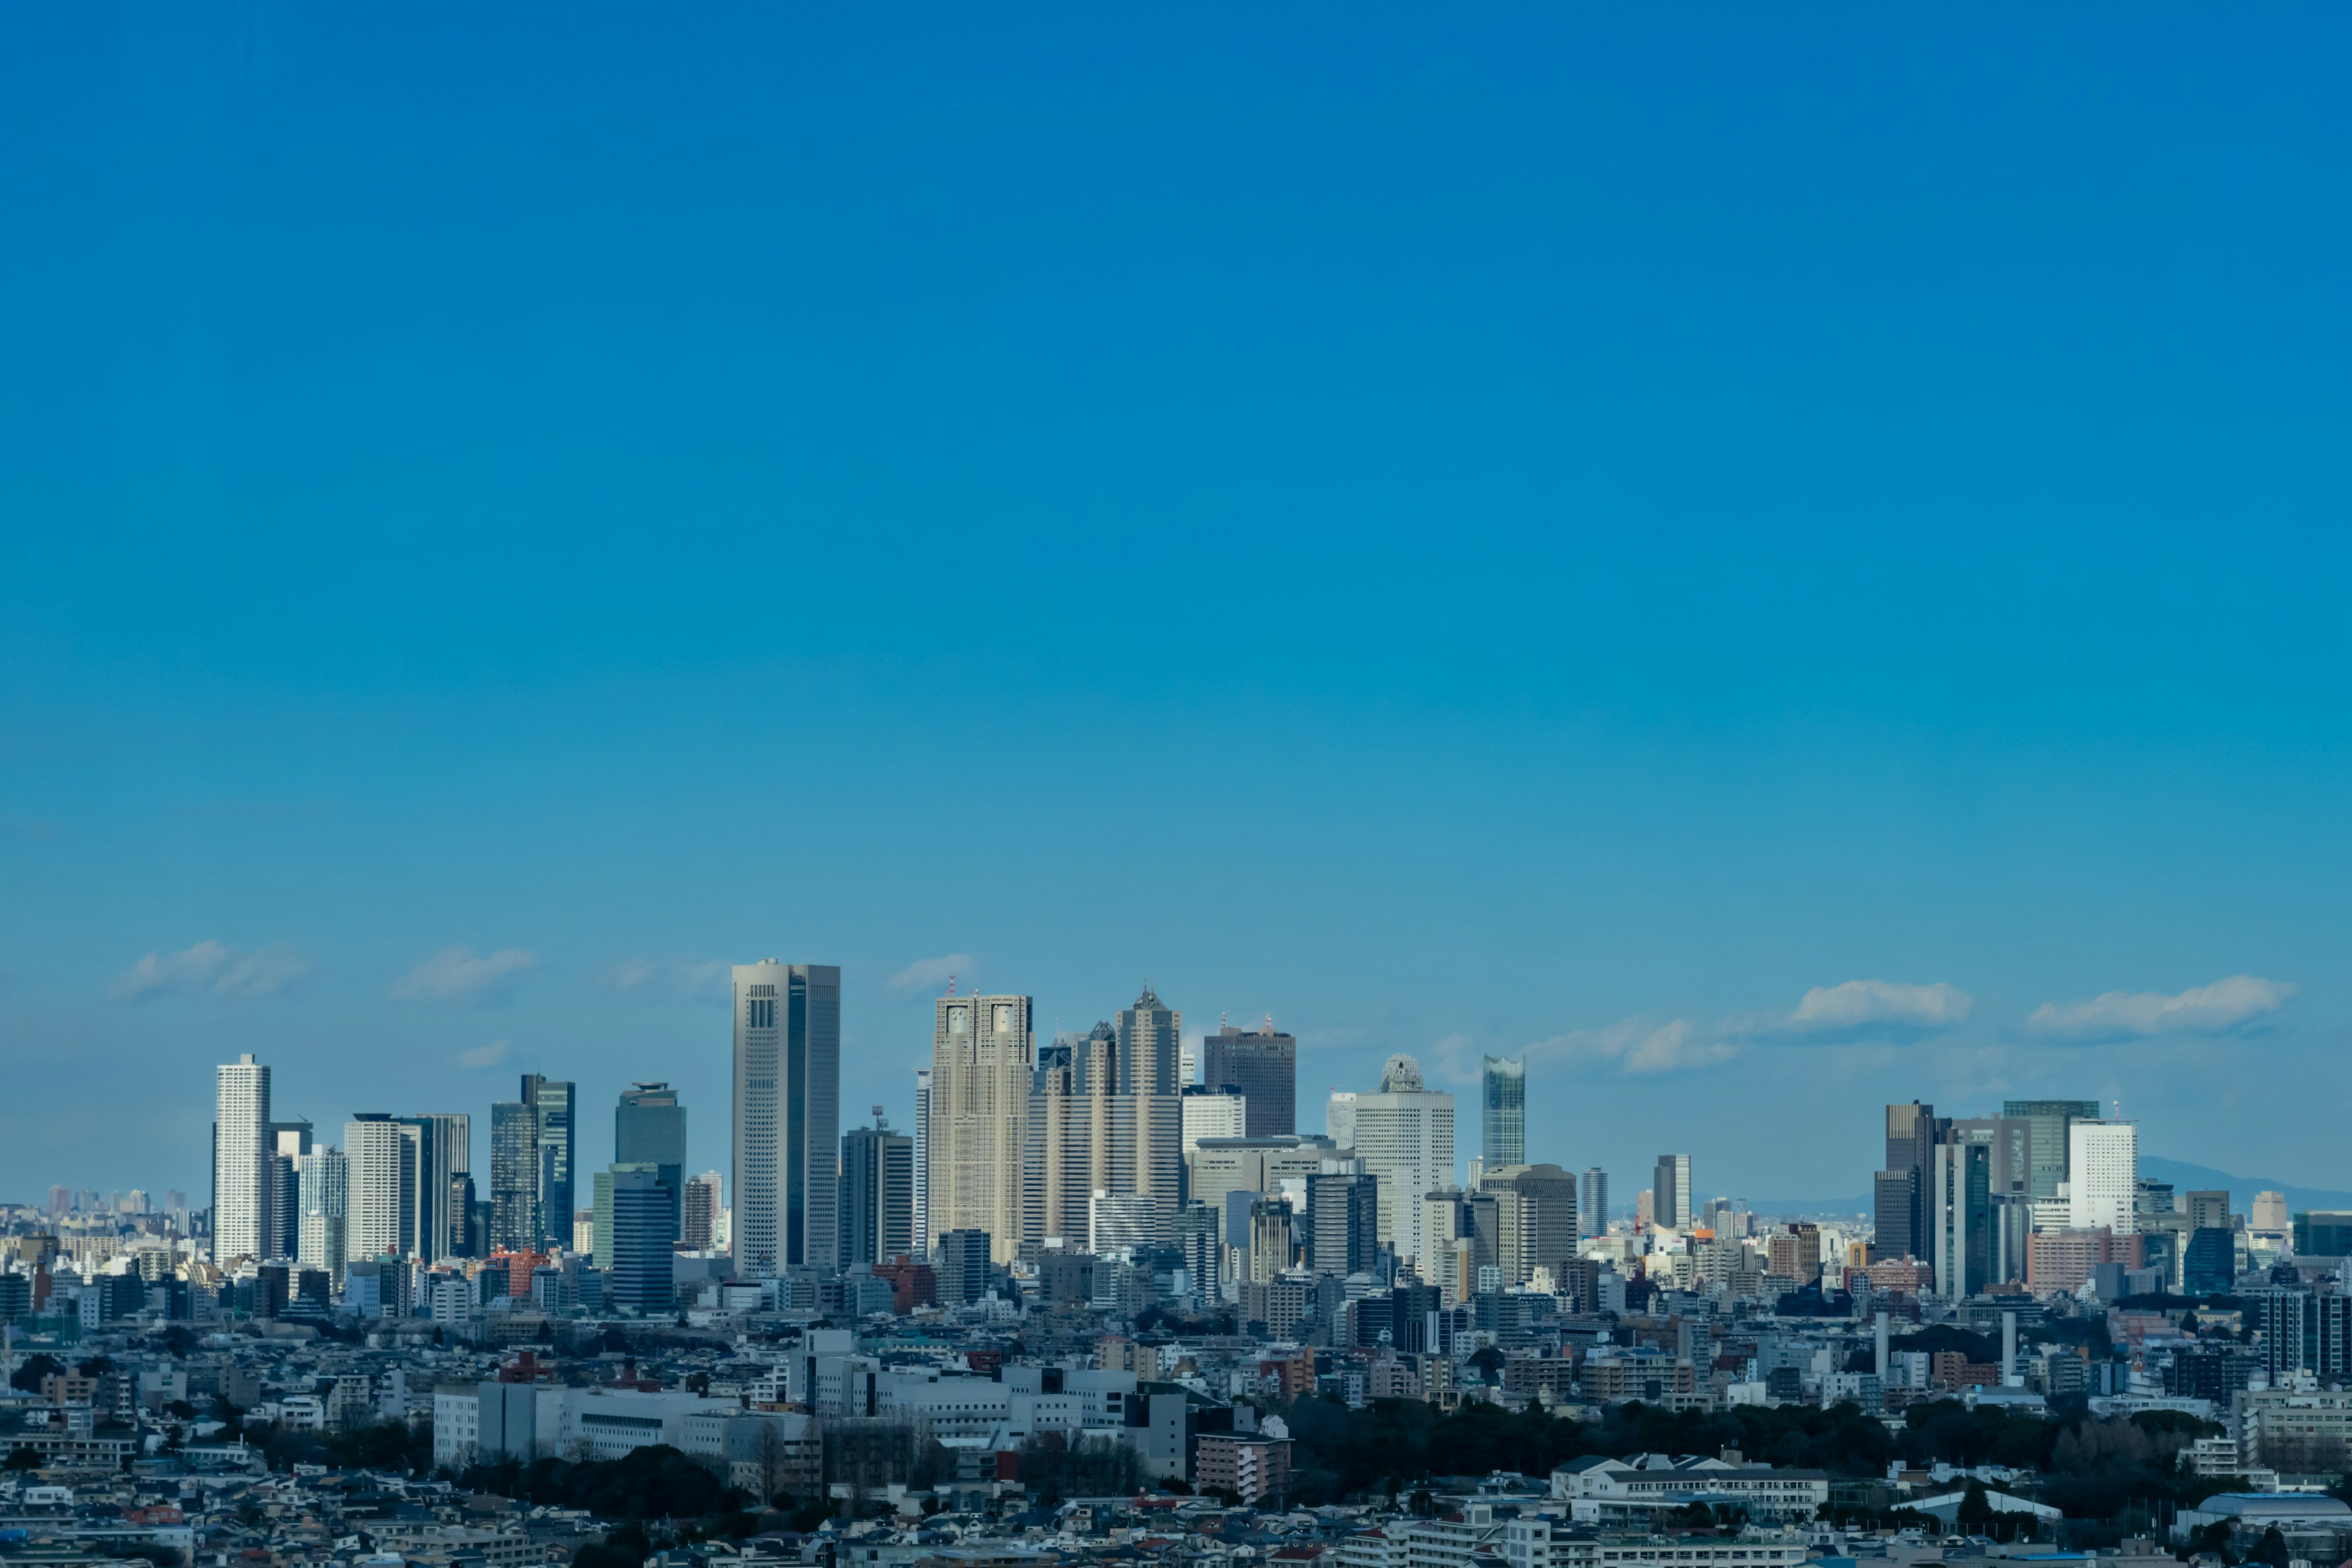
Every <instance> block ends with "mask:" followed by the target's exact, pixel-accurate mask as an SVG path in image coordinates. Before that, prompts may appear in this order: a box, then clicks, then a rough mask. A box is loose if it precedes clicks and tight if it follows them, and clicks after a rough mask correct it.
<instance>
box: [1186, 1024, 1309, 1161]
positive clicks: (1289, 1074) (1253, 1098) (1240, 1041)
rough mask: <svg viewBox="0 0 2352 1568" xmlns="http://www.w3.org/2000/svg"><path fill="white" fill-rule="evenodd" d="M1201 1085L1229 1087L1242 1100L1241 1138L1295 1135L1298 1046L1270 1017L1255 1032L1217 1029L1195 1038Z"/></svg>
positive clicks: (1296, 1128) (1220, 1087)
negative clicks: (1198, 1050) (1242, 1120)
mask: <svg viewBox="0 0 2352 1568" xmlns="http://www.w3.org/2000/svg"><path fill="white" fill-rule="evenodd" d="M1201 1056H1202V1079H1201V1081H1202V1085H1203V1086H1204V1087H1206V1088H1208V1089H1224V1088H1225V1087H1226V1086H1228V1085H1230V1086H1232V1089H1233V1090H1234V1093H1236V1094H1238V1095H1240V1096H1241V1097H1242V1101H1243V1105H1244V1110H1245V1112H1246V1114H1247V1117H1248V1120H1247V1121H1246V1122H1245V1123H1244V1126H1243V1129H1242V1136H1244V1137H1246V1138H1270V1137H1273V1136H1275V1135H1276V1134H1277V1133H1282V1132H1296V1131H1298V1042H1297V1040H1296V1039H1294V1038H1292V1037H1290V1036H1288V1035H1286V1034H1283V1033H1281V1032H1280V1031H1278V1030H1276V1028H1275V1026H1274V1020H1273V1019H1272V1018H1270V1017H1269V1018H1268V1019H1266V1021H1265V1023H1264V1024H1263V1025H1261V1026H1258V1027H1257V1028H1255V1029H1236V1028H1232V1027H1230V1026H1224V1027H1220V1028H1219V1029H1218V1030H1217V1032H1216V1033H1215V1034H1213V1035H1207V1036H1203V1037H1202V1040H1201Z"/></svg>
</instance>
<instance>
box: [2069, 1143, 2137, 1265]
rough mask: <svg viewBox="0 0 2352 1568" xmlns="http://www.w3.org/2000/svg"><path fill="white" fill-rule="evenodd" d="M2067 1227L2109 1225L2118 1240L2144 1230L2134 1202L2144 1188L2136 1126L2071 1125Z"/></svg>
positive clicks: (2080, 1227)
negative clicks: (2140, 1224)
mask: <svg viewBox="0 0 2352 1568" xmlns="http://www.w3.org/2000/svg"><path fill="white" fill-rule="evenodd" d="M2066 1181H2067V1187H2066V1223H2067V1224H2068V1225H2070V1226H2073V1227H2074V1228H2075V1229H2077V1230H2090V1229H2095V1228H2096V1227H2098V1226H2106V1227H2107V1228H2108V1229H2109V1230H2111V1231H2113V1232H2114V1233H2115V1234H2116V1235H2117V1236H2129V1235H2131V1234H2132V1233H2133V1232H2135V1231H2137V1229H2138V1228H2139V1216H2138V1209H2137V1205H2136V1204H2135V1202H2134V1201H2133V1200H2134V1199H2135V1197H2136V1196H2137V1191H2138V1184H2139V1127H2138V1125H2137V1123H2135V1122H2130V1121H2071V1122H2069V1123H2067V1126H2066Z"/></svg>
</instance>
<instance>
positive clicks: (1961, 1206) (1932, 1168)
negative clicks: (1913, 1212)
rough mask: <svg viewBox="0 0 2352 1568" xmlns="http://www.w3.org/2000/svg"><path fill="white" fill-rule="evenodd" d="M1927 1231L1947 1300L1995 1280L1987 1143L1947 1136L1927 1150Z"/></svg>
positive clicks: (1940, 1287) (1990, 1163)
mask: <svg viewBox="0 0 2352 1568" xmlns="http://www.w3.org/2000/svg"><path fill="white" fill-rule="evenodd" d="M1928 1155H1929V1157H1928V1167H1927V1169H1928V1181H1927V1215H1928V1217H1927V1236H1928V1246H1929V1248H1930V1256H1929V1257H1928V1258H1923V1259H1921V1261H1922V1262H1927V1263H1932V1264H1933V1265H1934V1267H1935V1270H1936V1293H1937V1295H1940V1296H1943V1297H1945V1298H1946V1299H1948V1300H1955V1301H1957V1300H1961V1299H1962V1298H1964V1297H1969V1296H1974V1295H1977V1294H1979V1293H1980V1292H1982V1291H1983V1290H1985V1289H1987V1288H1988V1287H1989V1286H1990V1285H1991V1284H1992V1283H1993V1282H1994V1268H1993V1223H1992V1221H1993V1214H1992V1166H1993V1150H1992V1145H1991V1144H1990V1143H1989V1142H1976V1141H1971V1140H1969V1139H1965V1138H1947V1139H1944V1140H1942V1141H1940V1142H1937V1144H1936V1145H1935V1147H1934V1148H1933V1149H1931V1150H1930V1151H1929V1152H1928Z"/></svg>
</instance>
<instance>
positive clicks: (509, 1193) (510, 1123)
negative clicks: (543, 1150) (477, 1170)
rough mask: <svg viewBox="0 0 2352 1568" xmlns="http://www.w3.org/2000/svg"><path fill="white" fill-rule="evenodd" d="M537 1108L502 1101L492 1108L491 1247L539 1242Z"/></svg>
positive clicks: (510, 1248)
mask: <svg viewBox="0 0 2352 1568" xmlns="http://www.w3.org/2000/svg"><path fill="white" fill-rule="evenodd" d="M539 1165H540V1157H539V1107H538V1106H537V1105H536V1104H534V1103H532V1102H531V1101H530V1100H499V1102H498V1103H497V1104H495V1105H493V1106H491V1107H490V1250H491V1251H492V1252H528V1251H530V1250H531V1249H532V1248H533V1247H536V1246H537V1245H538V1243H539Z"/></svg>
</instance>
